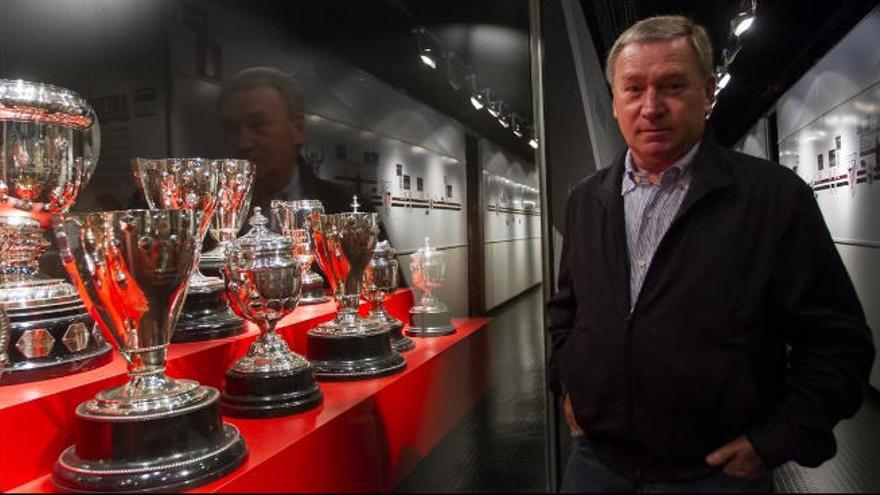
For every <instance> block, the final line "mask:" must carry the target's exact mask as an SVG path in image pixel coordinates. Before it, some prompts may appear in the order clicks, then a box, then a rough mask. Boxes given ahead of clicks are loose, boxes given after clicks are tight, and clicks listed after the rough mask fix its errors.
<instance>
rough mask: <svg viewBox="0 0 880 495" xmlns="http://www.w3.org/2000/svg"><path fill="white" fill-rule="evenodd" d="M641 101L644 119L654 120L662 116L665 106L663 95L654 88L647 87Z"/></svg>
mask: <svg viewBox="0 0 880 495" xmlns="http://www.w3.org/2000/svg"><path fill="white" fill-rule="evenodd" d="M642 97H643V98H644V99H643V101H642V116H643V117H645V118H646V119H654V118H657V117H660V116H662V115H663V113H664V112H665V111H666V105H665V103H664V101H663V95H661V94H660V92H659V91H657V89H656V88H653V87H649V88H648V89H647V90H645V93H644V95H643V96H642Z"/></svg>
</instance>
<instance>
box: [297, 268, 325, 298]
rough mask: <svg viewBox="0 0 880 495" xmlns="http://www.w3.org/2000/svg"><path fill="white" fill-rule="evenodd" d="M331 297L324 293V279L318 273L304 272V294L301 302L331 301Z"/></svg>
mask: <svg viewBox="0 0 880 495" xmlns="http://www.w3.org/2000/svg"><path fill="white" fill-rule="evenodd" d="M329 300H330V298H329V297H327V294H325V293H324V279H323V278H321V276H320V275H318V274H316V273H304V274H303V277H302V296H300V298H299V303H300V304H301V305H302V304H319V303H324V302H327V301H329Z"/></svg>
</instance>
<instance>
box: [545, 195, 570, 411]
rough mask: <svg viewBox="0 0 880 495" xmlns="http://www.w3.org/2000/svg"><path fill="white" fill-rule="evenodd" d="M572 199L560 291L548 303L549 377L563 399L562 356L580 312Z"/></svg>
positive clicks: (563, 245) (551, 385)
mask: <svg viewBox="0 0 880 495" xmlns="http://www.w3.org/2000/svg"><path fill="white" fill-rule="evenodd" d="M572 203H573V199H572V197H569V199H568V205H567V206H566V208H565V224H564V229H565V231H564V232H563V238H562V254H561V256H560V262H559V277H558V278H559V283H558V286H557V287H558V290H557V292H556V293H555V294H554V295H553V297H551V298H550V301H549V302H548V303H547V319H548V324H547V332H548V334H549V336H550V359H549V362H548V366H547V374H548V379H549V382H550V389H551V390H552V391H553V393H555V394H556V395H557V397H562V395H563V394H564V393H565V385H564V384H563V383H562V377H561V376H560V372H559V359H560V357H559V355H560V353H561V351H562V348H563V347H565V343H566V341H567V340H568V336H569V334H570V333H571V330H572V328H574V319H575V315H576V313H577V301H576V300H575V297H574V291H573V287H572V284H571V268H570V266H569V264H570V256H571V238H572V236H571V234H572V232H571V230H572V229H571V224H572V218H571V214H572V213H571V210H572Z"/></svg>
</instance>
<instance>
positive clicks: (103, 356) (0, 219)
mask: <svg viewBox="0 0 880 495" xmlns="http://www.w3.org/2000/svg"><path fill="white" fill-rule="evenodd" d="M99 148H100V132H99V125H98V121H97V117H96V116H95V112H94V111H93V110H92V108H91V107H90V106H89V104H88V103H86V101H85V100H84V99H82V98H81V97H80V96H79V95H77V94H76V93H74V92H72V91H70V90H67V89H64V88H60V87H57V86H52V85H48V84H41V83H34V82H28V81H21V80H17V81H11V80H6V79H0V163H2V167H0V309H2V310H4V311H5V312H6V314H7V316H8V318H9V324H10V326H9V332H10V334H9V338H10V340H11V341H13V342H15V346H13V347H12V348H11V349H9V352H8V354H9V355H8V357H9V364H8V366H7V367H6V371H7V372H6V373H5V374H4V375H3V376H0V384H10V383H21V382H27V381H32V380H41V379H45V378H51V377H55V376H61V375H66V374H69V373H73V372H77V371H84V370H88V369H92V368H95V367H97V366H100V365H101V364H104V363H106V362H108V361H109V360H110V358H111V357H112V356H111V354H110V346H109V345H107V344H106V343H104V342H90V343H87V345H85V346H83V347H76V348H74V349H71V348H69V347H67V346H63V345H57V346H55V345H49V346H42V347H41V346H39V343H40V342H49V341H51V342H52V343H54V342H55V341H61V340H62V339H63V336H64V334H65V332H66V331H67V329H68V327H70V325H73V324H75V323H80V324H83V325H86V326H91V325H92V324H93V322H92V319H91V317H89V315H88V312H87V311H86V309H85V307H84V306H83V304H82V301H81V300H80V298H79V296H78V295H77V292H76V289H74V287H73V286H72V285H70V284H69V283H68V282H67V281H65V280H61V279H57V278H51V277H47V276H45V275H42V274H40V273H39V270H38V267H39V260H40V257H41V256H42V254H43V252H44V251H45V250H46V249H47V248H48V247H49V242H48V241H46V239H45V238H44V236H43V234H44V232H45V229H47V228H49V222H50V219H51V216H52V215H53V214H54V213H63V212H66V211H67V210H68V209H70V207H71V205H72V204H73V202H74V200H75V199H76V197H77V195H79V193H80V191H81V190H82V188H83V187H85V185H86V184H87V183H88V181H89V178H91V176H92V172H94V170H95V166H96V165H97V160H98V150H99ZM31 344H33V345H31Z"/></svg>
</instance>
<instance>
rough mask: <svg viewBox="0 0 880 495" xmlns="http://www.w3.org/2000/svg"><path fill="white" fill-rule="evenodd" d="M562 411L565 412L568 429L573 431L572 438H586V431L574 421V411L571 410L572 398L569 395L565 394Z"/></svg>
mask: <svg viewBox="0 0 880 495" xmlns="http://www.w3.org/2000/svg"><path fill="white" fill-rule="evenodd" d="M562 409H563V410H564V411H565V422H566V423H568V429H569V430H571V436H573V437H582V436H584V430H582V429H581V427H580V426H578V424H577V420H576V419H574V409H572V408H571V398H570V397H569V396H568V394H565V397H564V398H563V399H562Z"/></svg>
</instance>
